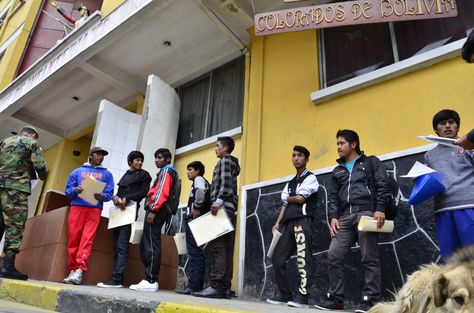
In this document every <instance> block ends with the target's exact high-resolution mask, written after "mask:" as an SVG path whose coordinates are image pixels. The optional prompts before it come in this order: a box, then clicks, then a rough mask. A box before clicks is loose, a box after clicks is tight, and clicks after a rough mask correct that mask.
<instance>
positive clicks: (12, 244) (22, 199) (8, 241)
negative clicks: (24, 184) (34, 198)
mask: <svg viewBox="0 0 474 313" xmlns="http://www.w3.org/2000/svg"><path fill="white" fill-rule="evenodd" d="M28 196H29V194H28V193H26V192H22V191H18V190H13V189H3V188H0V211H1V212H2V214H0V230H3V229H4V230H5V246H4V248H3V251H4V252H5V254H7V255H14V254H17V253H18V252H19V251H20V245H21V240H22V238H23V230H24V229H25V222H26V218H27V216H28Z"/></svg>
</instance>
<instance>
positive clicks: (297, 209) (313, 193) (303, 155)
mask: <svg viewBox="0 0 474 313" xmlns="http://www.w3.org/2000/svg"><path fill="white" fill-rule="evenodd" d="M309 155H310V152H309V151H308V149H306V148H305V147H303V146H294V147H293V154H292V156H291V161H292V162H293V166H294V167H295V169H296V175H295V177H293V178H292V179H291V180H290V181H289V182H288V183H287V184H286V186H285V188H284V189H283V192H282V193H281V200H282V202H283V205H282V207H281V209H280V214H279V215H278V218H277V221H276V223H275V225H274V226H273V228H272V231H273V233H275V232H276V231H281V237H280V240H279V241H278V244H277V246H276V248H275V251H274V253H273V256H272V263H273V270H274V272H275V280H276V284H277V286H278V289H279V292H280V295H279V296H277V297H275V298H272V299H267V302H268V303H271V304H288V305H289V306H291V307H297V308H307V307H308V297H309V295H308V292H309V289H310V287H311V281H312V275H313V271H312V263H313V262H312V249H311V248H312V242H313V229H312V221H313V219H314V214H315V211H316V207H317V196H318V194H317V192H318V188H319V183H318V180H317V178H316V175H314V174H313V173H311V172H310V171H308V170H307V169H306V165H307V164H308V161H309ZM295 252H296V256H297V264H298V272H299V288H298V294H297V295H296V296H293V294H292V292H291V290H290V285H289V282H288V273H287V262H288V260H289V259H290V257H291V256H292V255H293V254H295Z"/></svg>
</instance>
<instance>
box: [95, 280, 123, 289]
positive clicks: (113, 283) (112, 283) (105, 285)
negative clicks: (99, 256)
mask: <svg viewBox="0 0 474 313" xmlns="http://www.w3.org/2000/svg"><path fill="white" fill-rule="evenodd" d="M97 287H99V288H122V287H123V285H122V283H120V282H119V281H115V280H112V279H111V280H109V281H106V282H105V283H102V282H100V283H98V284H97Z"/></svg>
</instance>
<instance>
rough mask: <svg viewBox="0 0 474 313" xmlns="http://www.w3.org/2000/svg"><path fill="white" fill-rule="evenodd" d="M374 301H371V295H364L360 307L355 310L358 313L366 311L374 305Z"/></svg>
mask: <svg viewBox="0 0 474 313" xmlns="http://www.w3.org/2000/svg"><path fill="white" fill-rule="evenodd" d="M374 304H375V303H374V301H371V300H370V299H369V297H367V296H364V298H362V302H361V303H360V304H359V307H358V308H357V309H356V310H355V312H356V313H366V312H367V311H368V310H370V308H371V307H372V306H373V305H374Z"/></svg>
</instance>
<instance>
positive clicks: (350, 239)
mask: <svg viewBox="0 0 474 313" xmlns="http://www.w3.org/2000/svg"><path fill="white" fill-rule="evenodd" d="M336 138H337V152H338V154H339V159H338V160H337V163H338V165H337V166H336V167H335V168H334V170H333V172H332V176H331V187H330V193H329V212H328V218H329V221H330V227H329V232H330V234H331V237H332V239H331V244H330V246H329V251H328V264H329V265H328V276H329V291H328V293H327V296H326V299H325V301H323V303H321V304H317V305H316V307H317V308H319V309H322V310H343V309H344V259H345V257H346V255H347V253H348V252H349V251H350V248H351V247H352V246H353V245H354V244H355V243H356V242H358V243H359V246H360V254H361V262H362V267H363V275H364V287H363V288H362V303H361V304H360V305H359V307H358V308H357V309H356V310H355V311H356V312H366V311H367V310H368V309H369V308H370V307H371V306H372V305H373V304H375V302H377V301H379V300H380V296H381V277H380V276H381V273H380V259H379V249H378V238H379V234H378V233H376V232H359V231H358V229H357V224H358V223H359V220H360V218H361V217H362V216H364V215H365V216H373V218H374V219H376V220H377V224H378V227H379V228H381V227H382V226H383V224H384V222H385V207H386V205H387V204H388V203H389V200H390V196H391V194H390V189H389V179H388V176H387V173H386V171H385V169H384V168H383V166H382V164H381V162H380V160H379V159H378V158H376V157H370V158H372V160H369V157H367V156H365V155H364V153H363V152H362V151H361V150H360V142H359V135H358V134H357V133H356V132H355V131H353V130H348V129H344V130H339V131H338V132H337V134H336ZM367 162H371V164H372V167H373V175H374V177H373V178H374V181H375V189H376V194H377V196H376V199H377V202H376V203H372V199H373V197H372V194H371V191H370V190H369V177H368V176H367V172H366V166H367Z"/></svg>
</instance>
